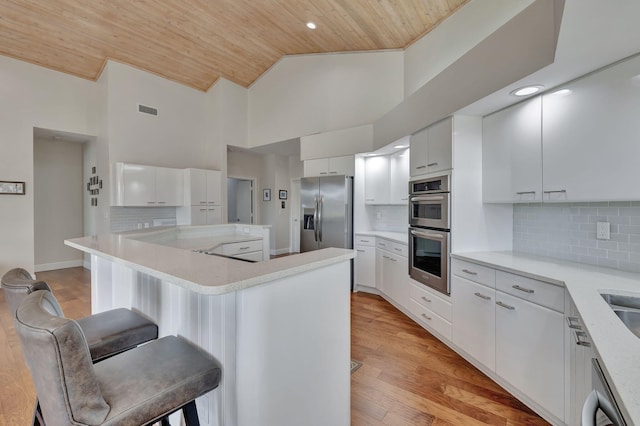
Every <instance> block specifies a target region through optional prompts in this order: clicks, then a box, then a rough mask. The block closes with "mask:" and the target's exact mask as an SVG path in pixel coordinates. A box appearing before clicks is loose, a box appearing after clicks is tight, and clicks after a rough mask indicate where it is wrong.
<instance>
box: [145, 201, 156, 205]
mask: <svg viewBox="0 0 640 426" xmlns="http://www.w3.org/2000/svg"><path fill="white" fill-rule="evenodd" d="M155 203H156V202H155V201H147V204H155Z"/></svg>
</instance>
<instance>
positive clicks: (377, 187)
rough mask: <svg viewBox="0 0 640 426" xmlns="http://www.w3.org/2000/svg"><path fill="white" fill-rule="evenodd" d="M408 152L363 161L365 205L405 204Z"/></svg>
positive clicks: (407, 184) (368, 158)
mask: <svg viewBox="0 0 640 426" xmlns="http://www.w3.org/2000/svg"><path fill="white" fill-rule="evenodd" d="M408 192H409V150H408V149H406V150H404V151H399V152H396V153H394V154H391V155H378V156H375V157H367V158H366V159H365V170H364V202H365V204H398V205H403V204H407V202H408V201H407V200H408V195H407V194H408Z"/></svg>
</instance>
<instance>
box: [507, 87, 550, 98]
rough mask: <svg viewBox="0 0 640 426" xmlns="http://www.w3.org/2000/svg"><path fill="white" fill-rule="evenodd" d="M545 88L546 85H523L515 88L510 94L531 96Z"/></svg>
mask: <svg viewBox="0 0 640 426" xmlns="http://www.w3.org/2000/svg"><path fill="white" fill-rule="evenodd" d="M543 88H544V86H540V85H535V86H526V87H521V88H519V89H516V90H513V91H512V92H511V93H509V94H510V95H513V96H529V95H533V94H534V93H538V92H539V91H540V90H542V89H543Z"/></svg>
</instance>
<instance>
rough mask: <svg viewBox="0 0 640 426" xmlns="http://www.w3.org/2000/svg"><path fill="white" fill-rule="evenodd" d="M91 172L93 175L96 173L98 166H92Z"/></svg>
mask: <svg viewBox="0 0 640 426" xmlns="http://www.w3.org/2000/svg"><path fill="white" fill-rule="evenodd" d="M91 174H92V175H95V174H96V166H93V167H91Z"/></svg>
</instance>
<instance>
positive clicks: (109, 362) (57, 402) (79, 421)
mask: <svg viewBox="0 0 640 426" xmlns="http://www.w3.org/2000/svg"><path fill="white" fill-rule="evenodd" d="M58 310H59V307H58V306H57V301H56V300H55V298H54V297H53V295H52V294H51V292H49V291H43V290H38V291H35V292H33V293H31V294H30V295H28V296H27V297H26V298H25V299H24V301H23V302H22V303H21V304H20V306H19V307H18V310H17V312H16V316H15V325H16V330H17V332H18V335H19V336H20V341H21V343H22V349H23V353H24V356H25V360H26V363H27V365H28V366H29V369H30V371H31V376H32V378H33V381H34V384H35V388H36V391H37V393H38V395H39V396H40V404H41V406H42V412H43V414H44V419H45V421H46V423H47V425H48V426H58V425H65V426H66V425H94V426H97V425H105V426H107V425H132V426H133V425H135V426H137V425H147V424H152V423H154V422H157V421H159V420H160V419H162V418H164V417H165V416H167V415H168V414H170V413H172V412H174V411H177V410H179V409H182V410H183V413H184V415H185V420H186V423H187V425H191V426H193V425H198V424H199V423H198V414H197V411H196V409H195V402H194V400H195V399H196V398H198V397H199V396H202V395H204V394H205V393H207V392H209V391H211V390H213V389H215V388H216V387H217V386H218V384H219V382H220V367H219V365H218V364H217V362H216V361H215V360H214V359H213V358H212V357H211V356H209V355H208V354H206V353H205V352H203V351H202V350H200V349H198V348H197V347H196V346H194V345H192V344H190V343H188V342H187V341H186V340H183V339H180V338H178V337H175V336H169V337H164V338H162V339H158V340H155V341H153V342H150V343H148V344H146V345H143V346H140V347H137V348H134V349H131V350H129V351H127V352H123V353H121V354H118V355H115V356H112V357H110V358H108V359H106V360H104V361H102V362H100V363H97V364H93V363H92V361H91V355H90V354H89V347H88V345H87V341H86V339H85V338H84V334H83V333H82V330H81V329H80V326H79V325H78V323H77V322H76V321H74V320H71V319H68V318H64V317H62V316H58V315H57V312H58Z"/></svg>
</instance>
